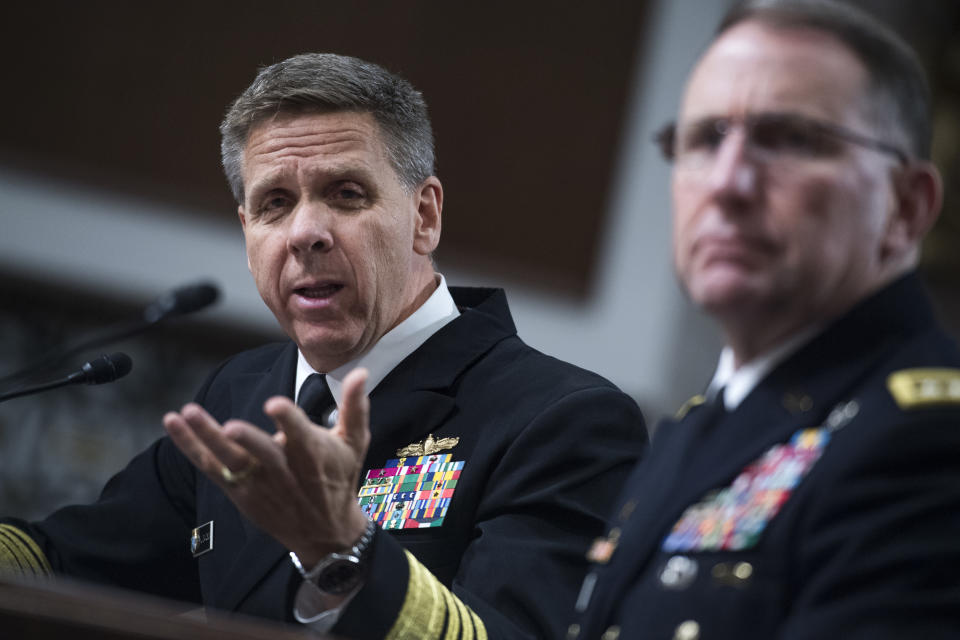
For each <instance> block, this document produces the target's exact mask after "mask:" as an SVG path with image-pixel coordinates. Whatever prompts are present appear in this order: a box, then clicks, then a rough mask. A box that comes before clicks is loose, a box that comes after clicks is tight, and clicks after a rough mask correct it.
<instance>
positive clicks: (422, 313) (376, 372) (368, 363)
mask: <svg viewBox="0 0 960 640" xmlns="http://www.w3.org/2000/svg"><path fill="white" fill-rule="evenodd" d="M437 277H438V278H439V279H440V282H439V284H438V285H437V288H436V290H434V292H433V293H432V294H431V295H430V297H429V298H427V301H426V302H424V303H423V304H422V305H420V307H419V308H418V309H417V310H416V311H414V312H413V313H411V314H410V316H409V317H408V318H407V319H406V320H404V321H403V322H401V323H400V324H398V325H397V326H395V327H394V328H393V329H391V330H390V331H388V332H387V333H385V334H384V335H383V337H382V338H380V340H378V341H377V343H376V344H375V345H373V347H372V348H371V349H370V350H369V351H367V352H366V353H364V354H363V355H362V356H360V357H359V358H356V359H354V360H351V361H350V362H348V363H346V364H344V365H342V366H339V367H337V368H336V369H334V370H333V371H328V372H326V373H327V384H328V385H329V386H330V393H332V394H333V399H334V400H336V402H337V404H338V405H339V404H340V394H341V391H342V389H343V379H344V378H345V377H346V375H347V374H348V373H350V372H351V371H353V370H354V369H356V368H357V367H364V368H365V369H366V370H367V371H369V376H368V377H367V392H368V393H369V392H370V391H372V390H373V389H374V388H375V387H376V386H377V385H378V384H379V383H380V381H381V380H383V379H384V378H385V377H387V374H388V373H390V372H391V371H393V369H394V367H396V366H397V365H398V364H400V363H401V362H402V361H403V359H404V358H406V357H407V356H409V355H410V354H411V353H413V352H414V351H416V350H417V349H418V348H419V347H420V345H422V344H423V343H424V342H426V341H427V339H428V338H429V337H430V336H432V335H433V334H435V333H436V332H437V331H439V330H440V329H441V328H442V327H444V326H445V325H446V324H447V323H448V322H451V321H452V320H454V319H455V318H456V317H457V316H459V315H460V312H459V311H458V310H457V305H456V303H454V301H453V296H452V295H450V289H448V288H447V281H446V279H445V278H444V277H443V275H442V274H439V273H438V274H437ZM297 355H298V358H297V379H296V384H297V386H296V389H297V392H296V395H295V396H294V399H296V397H297V396H299V395H300V387H301V386H303V382H304V380H306V379H307V377H308V376H309V375H310V374H312V373H322V372H318V371H316V370H315V369H314V368H313V367H311V366H310V364H309V363H308V362H307V359H306V358H305V357H304V356H303V352H302V351H298V354H297Z"/></svg>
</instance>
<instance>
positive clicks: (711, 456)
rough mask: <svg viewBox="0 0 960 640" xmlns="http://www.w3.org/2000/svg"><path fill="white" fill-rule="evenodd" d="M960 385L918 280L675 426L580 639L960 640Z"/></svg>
mask: <svg viewBox="0 0 960 640" xmlns="http://www.w3.org/2000/svg"><path fill="white" fill-rule="evenodd" d="M958 368H960V353H958V350H957V347H956V346H955V344H954V343H953V342H952V341H951V340H950V339H949V338H948V337H947V336H945V335H944V333H943V332H942V331H941V329H940V328H938V326H937V324H936V322H935V321H934V318H933V315H932V312H931V308H930V305H929V303H928V301H927V299H926V297H925V295H924V293H923V291H922V288H921V285H920V283H919V281H918V279H917V277H916V276H915V275H908V276H906V277H904V278H902V279H900V280H899V281H897V282H895V283H893V284H892V285H890V286H888V287H886V288H885V289H884V290H882V291H881V292H879V293H878V294H876V295H874V296H872V297H871V298H869V299H867V300H865V301H863V302H862V303H860V304H859V305H857V306H856V308H854V309H853V310H852V311H851V312H849V313H848V314H847V315H846V316H845V317H843V318H842V319H840V320H839V321H838V322H836V323H834V324H833V325H832V326H830V327H829V328H828V329H827V330H826V331H824V332H823V333H822V334H821V335H819V336H818V337H817V338H815V339H814V340H813V341H812V342H811V343H809V344H808V345H806V346H805V347H803V348H802V349H801V350H800V351H799V352H798V353H796V354H794V355H793V356H792V357H790V358H788V360H787V361H786V362H783V363H782V364H781V365H779V366H778V367H777V368H775V369H774V370H773V371H772V372H771V373H770V374H768V375H767V376H766V378H765V379H764V380H762V381H761V382H760V384H759V385H758V386H757V387H756V388H755V389H754V390H753V391H752V392H751V393H750V394H749V395H748V396H747V397H746V398H745V399H744V401H743V402H742V403H741V404H740V406H739V407H737V408H736V409H735V410H734V411H732V412H729V413H725V412H723V411H722V409H720V408H719V407H712V406H710V403H705V404H703V405H701V406H699V407H694V408H692V409H690V410H689V411H688V412H687V413H686V415H685V416H684V417H682V418H681V419H678V420H675V421H670V420H668V421H665V422H664V423H663V424H661V425H660V426H659V428H658V429H657V430H656V431H655V435H654V439H653V445H652V447H651V451H650V454H649V455H648V456H647V457H646V458H645V459H644V461H642V462H641V463H640V464H639V465H638V466H637V468H636V469H635V470H634V472H633V474H632V475H631V477H630V480H629V481H628V482H627V484H626V487H625V490H624V492H623V494H622V496H621V499H620V504H619V507H618V509H617V511H616V512H615V515H614V517H613V519H612V520H613V522H612V528H611V530H610V532H609V533H608V536H607V541H606V543H605V545H597V546H595V549H594V553H593V556H594V560H596V564H595V565H594V566H593V569H592V570H591V572H590V573H589V574H588V577H587V580H586V581H585V584H584V586H583V588H582V590H581V594H580V599H579V601H578V604H577V608H578V609H579V610H580V612H581V613H580V618H579V620H578V621H577V622H576V623H575V624H573V625H572V626H571V627H570V629H569V630H568V637H570V638H591V639H596V638H604V639H605V640H612V639H613V638H617V637H619V638H630V639H631V640H632V639H634V638H643V639H650V640H659V639H667V640H669V639H671V638H673V639H676V640H694V639H701V640H714V639H720V638H736V639H750V638H756V639H761V638H762V639H764V640H769V639H771V638H783V639H790V640H799V639H801V638H802V639H807V638H809V639H811V640H812V639H814V638H816V639H818V640H820V639H844V640H846V639H851V638H863V639H870V640H875V639H878V638H898V639H903V638H960V370H958ZM611 550H612V552H611Z"/></svg>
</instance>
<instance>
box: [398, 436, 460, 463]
mask: <svg viewBox="0 0 960 640" xmlns="http://www.w3.org/2000/svg"><path fill="white" fill-rule="evenodd" d="M458 442H460V438H439V439H437V438H434V437H433V434H432V433H431V434H428V435H427V437H426V438H425V439H424V440H421V441H420V442H414V443H413V444H408V445H407V446H405V447H401V448H399V449H397V455H398V456H400V457H401V458H411V457H416V456H429V455H431V454H434V453H438V452H440V451H446V450H447V449H453V448H454V447H455V446H457V443H458Z"/></svg>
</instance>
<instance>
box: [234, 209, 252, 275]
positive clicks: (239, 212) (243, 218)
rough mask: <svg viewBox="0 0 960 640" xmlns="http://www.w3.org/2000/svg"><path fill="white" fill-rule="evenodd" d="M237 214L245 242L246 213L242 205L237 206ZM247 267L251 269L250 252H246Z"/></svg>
mask: <svg viewBox="0 0 960 640" xmlns="http://www.w3.org/2000/svg"><path fill="white" fill-rule="evenodd" d="M237 216H238V217H239V218H240V228H241V229H243V233H244V244H246V233H247V214H246V213H245V212H244V211H243V205H242V204H241V205H238V206H237ZM247 269H250V271H253V269H252V268H251V267H250V254H249V253H247Z"/></svg>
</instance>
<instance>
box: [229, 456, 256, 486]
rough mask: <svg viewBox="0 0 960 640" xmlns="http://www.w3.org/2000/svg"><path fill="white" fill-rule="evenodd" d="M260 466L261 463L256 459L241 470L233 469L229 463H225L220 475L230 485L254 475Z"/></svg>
mask: <svg viewBox="0 0 960 640" xmlns="http://www.w3.org/2000/svg"><path fill="white" fill-rule="evenodd" d="M259 466H260V464H259V463H258V462H257V461H256V460H252V461H251V462H250V464H248V465H247V466H246V467H244V468H243V469H241V470H240V471H231V470H230V468H229V467H228V466H227V465H223V466H222V467H220V477H222V478H223V481H224V482H226V483H227V484H229V485H237V484H240V483H241V482H243V481H244V480H246V479H247V478H249V477H250V476H252V475H253V472H254V471H256V470H257V467H259Z"/></svg>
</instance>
